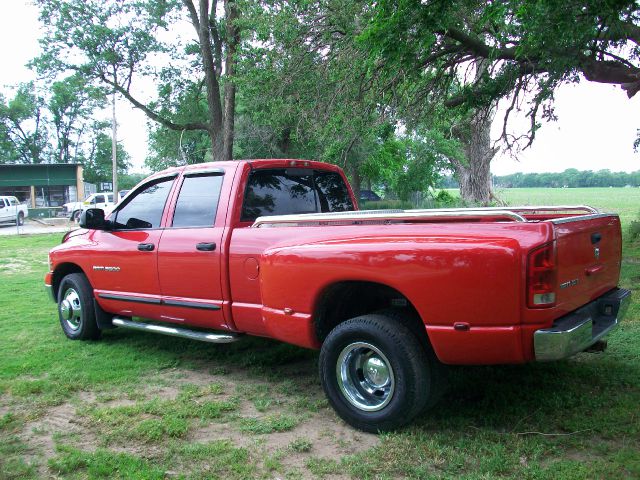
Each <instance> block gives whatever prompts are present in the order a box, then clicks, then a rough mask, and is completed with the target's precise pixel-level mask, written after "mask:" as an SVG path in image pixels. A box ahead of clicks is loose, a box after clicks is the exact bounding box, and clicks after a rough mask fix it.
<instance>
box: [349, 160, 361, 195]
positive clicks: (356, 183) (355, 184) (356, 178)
mask: <svg viewBox="0 0 640 480" xmlns="http://www.w3.org/2000/svg"><path fill="white" fill-rule="evenodd" d="M350 165H351V168H350V170H351V181H350V182H349V183H350V184H351V189H352V190H353V194H354V195H355V197H356V200H357V201H359V200H360V188H361V186H360V185H361V179H360V172H359V171H358V165H357V164H355V163H351V164H350Z"/></svg>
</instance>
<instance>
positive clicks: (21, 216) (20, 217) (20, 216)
mask: <svg viewBox="0 0 640 480" xmlns="http://www.w3.org/2000/svg"><path fill="white" fill-rule="evenodd" d="M18 225H19V226H22V225H24V213H23V212H18Z"/></svg>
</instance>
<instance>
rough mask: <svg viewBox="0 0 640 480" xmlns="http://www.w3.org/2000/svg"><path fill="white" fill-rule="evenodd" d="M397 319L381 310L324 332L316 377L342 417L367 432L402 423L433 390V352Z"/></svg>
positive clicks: (421, 407)
mask: <svg viewBox="0 0 640 480" xmlns="http://www.w3.org/2000/svg"><path fill="white" fill-rule="evenodd" d="M427 353H428V349H427V348H425V346H424V345H422V343H421V341H420V339H419V338H418V337H417V336H416V335H415V334H414V333H413V332H411V330H410V329H409V328H408V327H407V326H406V325H403V324H402V323H399V322H398V321H396V320H395V319H393V318H390V317H389V316H386V315H384V314H369V315H363V316H360V317H356V318H353V319H351V320H347V321H346V322H343V323H341V324H339V325H338V326H336V327H335V328H334V329H333V330H332V331H331V332H330V333H329V335H328V336H327V338H326V340H325V341H324V343H323V345H322V350H321V352H320V379H321V382H322V386H323V388H324V391H325V393H326V395H327V398H328V400H329V403H330V404H331V405H332V406H333V408H334V409H335V411H336V412H337V413H338V415H339V416H340V417H342V419H344V420H345V421H346V422H347V423H349V424H350V425H352V426H354V427H356V428H358V429H360V430H364V431H367V432H382V431H389V430H394V429H396V428H398V427H401V426H402V425H404V424H406V423H408V422H409V421H411V420H412V419H413V418H415V416H416V415H418V414H419V413H420V412H421V411H422V410H424V408H425V406H426V405H427V404H430V403H432V402H431V401H430V400H431V398H432V397H434V396H436V395H437V394H438V392H437V391H435V385H436V382H434V381H433V379H434V370H435V368H437V365H435V362H437V360H435V357H431V356H429V355H428V354H427Z"/></svg>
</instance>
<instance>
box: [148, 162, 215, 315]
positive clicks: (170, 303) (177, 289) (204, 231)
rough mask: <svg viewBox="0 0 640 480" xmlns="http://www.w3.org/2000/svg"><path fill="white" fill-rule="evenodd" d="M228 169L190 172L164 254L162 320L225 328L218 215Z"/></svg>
mask: <svg viewBox="0 0 640 480" xmlns="http://www.w3.org/2000/svg"><path fill="white" fill-rule="evenodd" d="M224 172H225V171H224V170H223V169H213V170H207V171H206V172H203V171H197V170H196V171H192V172H188V171H187V172H185V174H184V176H183V179H182V184H181V186H180V189H179V193H178V197H177V200H176V202H175V207H174V209H173V210H172V211H170V212H169V216H170V218H168V219H167V228H166V229H165V230H164V233H163V234H162V239H161V240H160V246H159V248H158V276H159V279H160V289H161V291H162V303H163V306H164V310H163V314H162V320H166V321H170V322H184V323H186V324H190V325H195V326H201V327H207V328H224V326H225V321H224V317H223V311H222V304H223V295H222V284H221V281H222V279H221V261H222V255H221V253H220V251H221V240H222V234H223V231H224V225H225V217H226V212H225V211H220V212H218V203H219V200H220V193H221V190H222V184H223V180H224Z"/></svg>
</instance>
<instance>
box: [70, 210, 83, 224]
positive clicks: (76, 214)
mask: <svg viewBox="0 0 640 480" xmlns="http://www.w3.org/2000/svg"><path fill="white" fill-rule="evenodd" d="M80 213H81V211H80V210H76V211H75V212H73V213H72V214H71V220H73V221H74V222H76V223H78V222H79V221H80Z"/></svg>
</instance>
